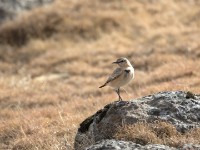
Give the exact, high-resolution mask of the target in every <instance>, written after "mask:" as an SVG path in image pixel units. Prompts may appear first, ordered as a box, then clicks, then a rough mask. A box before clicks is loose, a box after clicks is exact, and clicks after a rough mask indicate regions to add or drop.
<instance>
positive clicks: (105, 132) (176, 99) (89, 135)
mask: <svg viewBox="0 0 200 150" xmlns="http://www.w3.org/2000/svg"><path fill="white" fill-rule="evenodd" d="M155 120H163V121H167V122H169V123H171V124H173V125H174V126H175V127H176V129H177V130H178V131H179V132H182V133H184V132H186V131H187V130H189V129H191V128H195V127H200V96H198V95H194V94H191V93H189V92H183V91H169V92H160V93H157V94H153V95H149V96H145V97H142V98H138V99H134V100H131V101H117V102H113V103H111V104H108V105H106V106H105V107H104V108H103V109H101V110H99V111H97V112H96V113H95V114H94V115H92V116H91V117H89V118H87V119H86V120H85V121H83V122H82V123H81V124H80V128H79V129H78V132H77V135H76V137H75V144H74V147H75V149H76V150H81V149H84V148H86V147H88V146H90V145H92V144H94V143H96V142H97V141H100V140H103V139H111V138H112V137H113V135H114V134H115V133H116V130H117V127H119V126H121V125H122V124H123V125H126V124H134V123H137V122H138V121H146V122H153V121H155Z"/></svg>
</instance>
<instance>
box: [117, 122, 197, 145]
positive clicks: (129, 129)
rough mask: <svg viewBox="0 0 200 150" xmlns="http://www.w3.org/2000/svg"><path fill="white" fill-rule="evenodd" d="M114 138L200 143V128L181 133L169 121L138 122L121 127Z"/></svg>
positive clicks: (171, 142) (166, 143) (146, 142)
mask: <svg viewBox="0 0 200 150" xmlns="http://www.w3.org/2000/svg"><path fill="white" fill-rule="evenodd" d="M114 138H116V139H118V140H125V141H133V142H134V143H138V144H141V145H146V144H151V143H152V144H164V145H168V146H171V147H182V146H183V145H184V144H185V143H193V144H200V128H196V129H191V130H190V131H188V132H186V133H184V134H181V133H180V132H178V131H177V130H176V128H175V127H174V126H173V125H172V124H170V123H167V122H154V123H149V124H148V123H136V124H134V125H126V126H123V127H120V128H119V129H118V132H117V133H116V134H115V135H114Z"/></svg>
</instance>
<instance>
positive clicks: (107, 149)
mask: <svg viewBox="0 0 200 150" xmlns="http://www.w3.org/2000/svg"><path fill="white" fill-rule="evenodd" d="M85 150H200V145H192V144H187V145H184V146H183V147H180V148H173V147H169V146H166V145H161V144H148V145H144V146H143V145H140V144H136V143H133V142H131V141H118V140H114V139H110V140H102V141H98V142H97V143H96V144H94V145H92V146H89V147H87V148H85Z"/></svg>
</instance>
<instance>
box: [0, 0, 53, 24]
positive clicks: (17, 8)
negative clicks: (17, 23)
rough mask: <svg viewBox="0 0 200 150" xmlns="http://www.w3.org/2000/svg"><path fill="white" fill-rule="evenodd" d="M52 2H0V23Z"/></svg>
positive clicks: (5, 0) (45, 0)
mask: <svg viewBox="0 0 200 150" xmlns="http://www.w3.org/2000/svg"><path fill="white" fill-rule="evenodd" d="M53 1H54V0H0V23H1V22H3V21H4V20H5V19H12V18H13V17H14V16H16V15H17V14H19V13H21V12H23V11H25V10H31V9H33V8H36V7H39V6H42V5H44V4H47V3H50V2H53Z"/></svg>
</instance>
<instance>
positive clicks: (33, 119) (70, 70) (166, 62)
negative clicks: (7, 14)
mask: <svg viewBox="0 0 200 150" xmlns="http://www.w3.org/2000/svg"><path fill="white" fill-rule="evenodd" d="M197 4H198V1H192V0H183V1H176V0H169V1H153V0H145V1H144V0H137V1H130V0H126V1H121V0H109V1H105V0H96V1H93V0H84V1H83V0H80V1H74V0H56V2H55V3H53V4H50V5H49V6H46V7H41V8H36V9H34V10H32V11H30V12H27V13H25V14H22V15H20V16H19V17H18V18H16V19H15V20H12V21H9V22H5V23H4V24H2V25H1V26H0V43H1V45H0V109H1V111H0V122H1V123H0V131H1V132H0V149H12V148H13V149H48V150H49V149H66V148H67V149H72V148H73V141H74V136H75V134H76V130H77V128H78V126H79V123H80V122H82V121H83V120H84V119H85V118H86V117H88V116H90V115H92V114H93V113H94V112H96V111H97V110H98V109H100V108H102V107H103V106H104V105H106V104H108V103H110V102H111V101H114V100H115V99H116V98H117V96H116V95H115V93H114V92H112V90H111V89H109V88H105V89H102V90H99V89H98V87H99V85H101V84H102V83H103V82H104V81H105V78H106V77H107V75H108V74H109V73H110V68H112V69H113V68H114V67H115V66H112V65H111V62H112V61H113V60H115V59H116V58H117V57H121V56H125V57H128V58H129V59H130V60H131V62H132V63H133V64H134V67H135V69H136V75H135V80H134V81H133V82H132V83H131V84H130V85H129V86H128V87H126V88H125V89H126V90H127V92H128V93H125V92H123V93H122V94H123V95H122V96H123V98H124V99H127V100H128V99H132V98H135V97H139V96H144V95H148V94H152V93H156V92H158V91H164V90H186V91H188V90H189V91H191V92H194V93H199V91H200V88H199V85H200V81H199V76H200V72H199V70H200V61H199V58H200V52H199V51H200V44H199V38H200V20H199V19H198V18H199V12H200V9H199V6H198V5H197ZM141 128H142V127H141ZM143 128H145V130H148V128H147V127H146V126H144V127H143ZM151 135H152V136H155V133H151ZM191 135H192V133H191ZM195 135H196V134H194V136H193V137H195ZM184 137H185V135H184ZM197 137H198V136H197ZM195 139H198V138H195ZM157 140H158V141H161V142H162V138H161V139H160V138H159V139H157ZM180 142H182V141H180ZM194 142H195V141H194ZM176 144H177V143H175V145H176ZM172 145H173V143H172Z"/></svg>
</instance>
